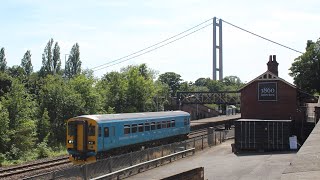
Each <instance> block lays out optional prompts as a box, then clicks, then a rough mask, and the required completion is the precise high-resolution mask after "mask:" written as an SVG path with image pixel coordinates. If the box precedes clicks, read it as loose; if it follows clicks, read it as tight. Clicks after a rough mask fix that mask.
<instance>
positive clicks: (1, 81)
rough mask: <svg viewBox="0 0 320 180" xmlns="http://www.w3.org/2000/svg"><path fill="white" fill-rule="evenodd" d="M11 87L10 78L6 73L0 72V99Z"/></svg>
mask: <svg viewBox="0 0 320 180" xmlns="http://www.w3.org/2000/svg"><path fill="white" fill-rule="evenodd" d="M11 86H12V78H11V77H10V76H9V75H8V74H7V73H2V72H0V97H1V96H3V95H4V94H5V93H7V92H9V91H10V89H11Z"/></svg>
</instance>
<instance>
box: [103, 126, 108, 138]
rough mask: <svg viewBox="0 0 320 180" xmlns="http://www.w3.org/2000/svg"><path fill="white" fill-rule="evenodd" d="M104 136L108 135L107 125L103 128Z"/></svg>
mask: <svg viewBox="0 0 320 180" xmlns="http://www.w3.org/2000/svg"><path fill="white" fill-rule="evenodd" d="M104 137H109V128H108V127H105V128H104Z"/></svg>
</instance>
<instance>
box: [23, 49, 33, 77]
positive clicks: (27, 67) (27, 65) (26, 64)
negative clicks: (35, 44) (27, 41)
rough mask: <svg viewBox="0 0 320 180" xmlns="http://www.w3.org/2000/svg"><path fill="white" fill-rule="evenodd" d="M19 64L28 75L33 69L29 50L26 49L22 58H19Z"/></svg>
mask: <svg viewBox="0 0 320 180" xmlns="http://www.w3.org/2000/svg"><path fill="white" fill-rule="evenodd" d="M21 66H22V68H23V69H24V71H25V72H26V74H27V75H28V76H30V74H31V73H32V71H33V67H32V63H31V53H30V50H28V51H27V52H26V53H25V54H24V56H23V58H22V59H21Z"/></svg>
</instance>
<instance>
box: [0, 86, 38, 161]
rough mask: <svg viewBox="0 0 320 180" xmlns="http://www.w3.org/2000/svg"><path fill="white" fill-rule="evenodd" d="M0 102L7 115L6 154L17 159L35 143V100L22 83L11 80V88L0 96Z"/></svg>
mask: <svg viewBox="0 0 320 180" xmlns="http://www.w3.org/2000/svg"><path fill="white" fill-rule="evenodd" d="M1 102H2V104H3V106H4V107H5V108H6V109H7V112H8V117H9V125H8V128H7V129H8V136H9V138H10V141H9V142H8V143H7V145H6V147H8V149H7V150H8V152H9V154H8V156H9V157H10V158H12V159H18V158H20V157H21V156H23V155H24V153H26V152H28V151H30V150H31V149H32V148H33V146H34V144H35V140H36V139H35V135H36V125H35V120H34V119H36V107H37V106H36V102H35V101H34V100H33V99H32V96H31V95H30V94H28V93H27V91H26V90H25V87H24V84H22V83H21V82H20V81H17V80H13V84H12V88H11V90H10V91H9V92H8V93H6V94H5V95H4V97H2V99H1Z"/></svg>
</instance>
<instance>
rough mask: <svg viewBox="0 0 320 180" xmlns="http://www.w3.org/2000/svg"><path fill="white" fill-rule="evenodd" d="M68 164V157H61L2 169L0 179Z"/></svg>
mask: <svg viewBox="0 0 320 180" xmlns="http://www.w3.org/2000/svg"><path fill="white" fill-rule="evenodd" d="M68 163H70V161H69V160H68V156H63V157H59V158H56V159H50V160H46V161H42V162H36V163H32V164H25V165H20V166H15V167H9V168H4V169H0V179H2V178H9V177H11V176H15V175H19V174H24V173H27V172H32V171H37V170H44V169H47V168H51V167H54V166H58V165H62V164H68Z"/></svg>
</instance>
